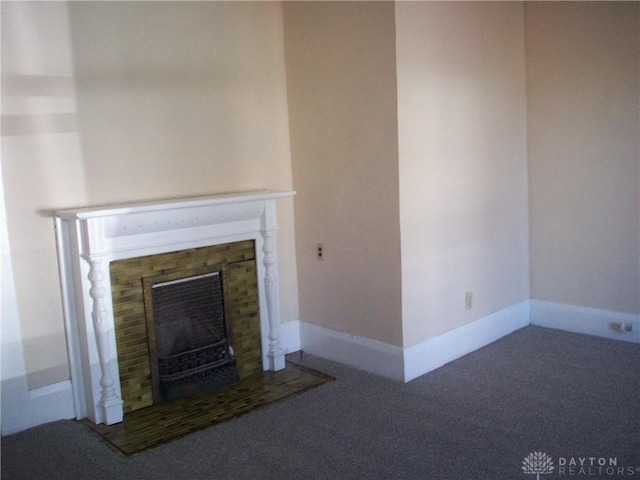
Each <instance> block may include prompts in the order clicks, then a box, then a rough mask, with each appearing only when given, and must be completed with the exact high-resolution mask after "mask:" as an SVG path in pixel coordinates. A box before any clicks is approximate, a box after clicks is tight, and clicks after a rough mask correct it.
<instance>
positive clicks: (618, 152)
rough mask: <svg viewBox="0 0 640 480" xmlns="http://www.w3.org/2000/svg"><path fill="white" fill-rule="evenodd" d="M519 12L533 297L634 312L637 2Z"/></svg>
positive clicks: (541, 6) (638, 185)
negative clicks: (526, 99) (525, 74)
mask: <svg viewBox="0 0 640 480" xmlns="http://www.w3.org/2000/svg"><path fill="white" fill-rule="evenodd" d="M525 8H526V19H527V22H526V25H527V28H526V37H527V69H528V81H529V92H528V93H529V104H528V124H529V162H530V172H531V173H530V176H531V190H530V192H531V196H530V205H531V296H532V298H534V299H538V300H546V301H551V302H558V303H564V304H571V305H582V306H587V307H593V308H599V309H606V310H615V311H620V312H631V313H638V312H640V297H639V296H640V261H639V258H638V257H639V252H640V239H639V230H640V225H639V215H640V212H639V210H640V199H639V193H640V181H639V178H640V172H639V169H640V151H639V128H640V126H639V124H638V122H639V115H640V114H639V110H638V108H639V100H640V98H639V88H640V77H639V73H640V65H639V43H640V39H639V25H640V21H639V20H640V16H639V13H638V10H639V8H638V3H637V2H622V3H615V2H602V3H600V2H563V3H554V2H541V3H537V2H528V3H527V4H526V7H525Z"/></svg>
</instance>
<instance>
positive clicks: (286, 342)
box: [280, 320, 300, 353]
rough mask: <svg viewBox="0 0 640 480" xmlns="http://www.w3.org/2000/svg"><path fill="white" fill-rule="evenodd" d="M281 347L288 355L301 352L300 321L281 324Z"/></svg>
mask: <svg viewBox="0 0 640 480" xmlns="http://www.w3.org/2000/svg"><path fill="white" fill-rule="evenodd" d="M280 346H281V347H282V348H284V350H285V351H286V352H287V353H292V352H297V351H298V350H300V320H292V321H290V322H287V323H282V324H280Z"/></svg>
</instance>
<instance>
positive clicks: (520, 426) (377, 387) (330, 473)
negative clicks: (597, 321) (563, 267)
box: [2, 326, 640, 480]
mask: <svg viewBox="0 0 640 480" xmlns="http://www.w3.org/2000/svg"><path fill="white" fill-rule="evenodd" d="M294 358H295V357H294ZM301 364H302V365H304V366H306V367H309V368H313V369H316V370H319V371H321V372H323V373H325V374H327V375H331V376H332V377H335V378H336V380H335V381H333V382H329V383H327V384H325V385H322V386H321V387H319V388H314V389H311V390H308V391H306V392H304V393H302V394H299V395H294V396H291V397H289V398H287V399H286V400H283V401H280V402H276V403H274V404H271V405H268V406H266V407H264V408H261V409H259V410H256V411H254V412H252V413H250V414H247V415H243V416H241V417H238V418H235V419H233V420H230V421H227V422H224V423H221V424H218V425H214V426H212V427H209V428H206V429H203V430H200V431H197V432H195V433H192V434H190V435H187V436H185V437H183V438H181V439H179V440H176V441H174V442H171V443H168V444H165V445H161V446H159V447H157V448H154V449H151V450H148V451H145V452H142V453H140V454H137V455H133V456H130V457H122V456H120V455H117V454H116V453H115V452H114V451H113V450H112V449H110V448H108V447H107V446H106V445H105V444H104V443H103V442H102V441H101V440H100V439H99V438H97V437H96V436H95V435H94V434H92V433H91V432H89V431H88V429H87V428H86V427H85V426H84V425H82V424H81V423H80V422H74V421H60V422H54V423H51V424H48V425H42V426H39V427H35V428H33V429H30V430H27V431H24V432H20V433H17V434H14V435H10V436H7V437H3V438H2V479H3V480H18V479H25V480H26V479H28V480H34V479H43V480H44V479H51V480H65V479H74V480H75V479H105V480H107V479H109V480H110V479H114V480H119V479H136V480H177V479H186V480H198V479H252V480H253V479H278V480H280V479H358V480H360V479H442V480H452V479H455V480H463V479H469V480H503V479H504V480H507V479H508V480H518V479H522V480H527V479H529V480H533V479H536V478H539V479H542V480H552V479H553V480H557V479H587V478H588V479H590V480H591V479H623V478H624V479H625V480H627V479H636V480H637V479H640V345H638V344H631V343H627V342H617V341H613V340H607V339H602V338H595V337H589V336H585V335H579V334H573V333H568V332H561V331H556V330H549V329H544V328H539V327H532V326H530V327H526V328H524V329H522V330H519V331H517V332H514V333H512V334H511V335H508V336H506V337H504V338H502V339H500V340H498V341H497V342H494V343H493V344H491V345H488V346H486V347H484V348H482V349H479V350H477V351H476V352H473V353H471V354H469V355H467V356H465V357H463V358H460V359H458V360H456V361H454V362H451V363H449V364H447V365H445V366H443V367H441V368H439V369H438V370H435V371H433V372H430V373H428V374H426V375H423V376H422V377H420V378H417V379H416V380H413V381H411V382H409V383H406V384H403V383H400V382H394V381H391V380H387V379H384V378H380V377H377V376H375V375H372V374H368V373H366V372H363V371H360V370H356V369H353V368H349V367H345V366H343V365H339V364H337V363H334V362H330V361H327V360H323V359H321V358H317V357H312V356H309V355H307V356H305V357H304V360H303V361H302V362H301ZM533 453H535V454H539V455H540V456H542V457H543V458H544V459H546V460H547V461H548V462H550V463H548V464H547V465H548V466H550V467H553V469H552V470H551V469H549V470H547V471H545V470H543V469H542V467H541V466H540V465H542V464H539V465H538V466H536V465H533V467H532V466H531V463H530V462H529V463H528V464H525V463H524V462H525V459H527V458H529V459H531V458H532V457H531V454H533ZM590 458H593V459H594V460H589V459H590ZM600 459H603V460H604V461H605V462H607V463H608V465H609V466H610V464H611V463H612V462H615V464H616V465H615V467H616V470H615V472H614V471H608V470H606V468H609V467H608V466H605V469H601V470H600V471H598V470H597V469H596V470H594V469H593V467H590V468H591V470H584V471H581V470H579V469H577V467H576V466H574V467H573V468H574V469H573V470H570V467H571V466H572V465H571V464H572V463H575V464H577V465H578V464H579V463H580V461H581V460H582V462H583V463H585V462H586V463H589V462H592V463H593V462H595V463H596V467H597V464H598V463H599V462H600ZM527 465H529V467H528V468H529V470H527ZM587 466H588V465H587ZM523 467H524V468H523ZM539 467H540V468H539ZM619 468H622V469H623V470H619ZM536 469H537V471H536ZM610 472H611V474H609V473H610ZM620 472H622V473H620Z"/></svg>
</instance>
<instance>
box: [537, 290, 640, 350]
mask: <svg viewBox="0 0 640 480" xmlns="http://www.w3.org/2000/svg"><path fill="white" fill-rule="evenodd" d="M530 305H531V320H530V321H531V325H536V326H539V327H546V328H554V329H557V330H565V331H568V332H574V333H583V334H586V335H594V336H596V337H603V338H610V339H613V340H622V341H625V342H633V343H640V315H634V314H631V313H622V312H613V311H609V310H599V309H595V308H588V307H578V306H574V305H563V304H560V303H552V302H543V301H540V300H531V301H530ZM612 323H622V324H625V323H629V324H631V327H632V328H631V332H629V333H621V332H619V331H616V330H614V329H613V328H612V326H611V324H612Z"/></svg>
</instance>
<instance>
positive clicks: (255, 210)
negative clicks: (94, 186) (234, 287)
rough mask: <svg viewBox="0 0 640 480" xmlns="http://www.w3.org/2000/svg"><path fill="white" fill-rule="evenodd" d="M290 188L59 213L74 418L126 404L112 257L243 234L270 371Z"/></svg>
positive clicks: (103, 416)
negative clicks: (281, 223)
mask: <svg viewBox="0 0 640 480" xmlns="http://www.w3.org/2000/svg"><path fill="white" fill-rule="evenodd" d="M294 194H295V192H292V191H266V190H261V191H254V192H242V193H232V194H220V195H210V196H202V197H192V198H181V199H172V200H160V201H154V202H145V203H135V204H127V205H110V206H103V207H91V208H78V209H69V210H61V211H58V212H55V215H54V216H55V224H56V238H57V241H58V255H59V265H60V276H61V280H62V295H63V305H64V310H65V311H64V314H65V326H66V330H67V343H68V345H69V347H68V349H69V364H70V371H71V384H72V387H73V388H72V390H73V398H74V403H75V414H76V418H79V419H80V418H85V417H88V418H90V419H91V420H92V421H93V422H95V423H106V424H108V425H111V424H113V423H117V422H119V421H121V420H122V416H123V408H122V399H121V393H120V374H119V372H118V361H117V359H118V353H117V348H116V341H115V325H114V319H113V305H112V303H111V292H110V289H109V288H107V287H108V286H109V285H110V284H111V282H110V272H109V263H110V262H112V261H114V260H122V259H126V258H135V257H140V256H145V255H153V254H158V253H167V252H173V251H179V250H185V249H189V248H198V247H205V246H211V245H218V244H223V243H231V242H236V241H243V240H253V241H254V242H255V248H256V263H257V265H256V266H257V270H258V271H257V275H258V298H259V303H260V305H259V311H260V329H261V334H262V335H261V337H262V339H261V341H262V351H263V359H262V362H263V367H264V369H265V370H267V369H271V370H279V369H282V368H284V354H285V350H284V349H283V348H282V347H281V346H280V337H279V335H280V334H279V327H280V311H279V295H278V274H277V258H276V251H277V246H276V240H275V237H276V232H277V219H276V204H275V201H276V200H277V199H280V198H286V197H291V196H293V195H294Z"/></svg>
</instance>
